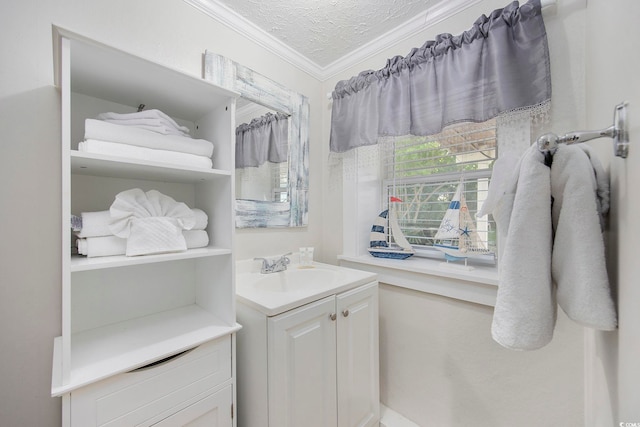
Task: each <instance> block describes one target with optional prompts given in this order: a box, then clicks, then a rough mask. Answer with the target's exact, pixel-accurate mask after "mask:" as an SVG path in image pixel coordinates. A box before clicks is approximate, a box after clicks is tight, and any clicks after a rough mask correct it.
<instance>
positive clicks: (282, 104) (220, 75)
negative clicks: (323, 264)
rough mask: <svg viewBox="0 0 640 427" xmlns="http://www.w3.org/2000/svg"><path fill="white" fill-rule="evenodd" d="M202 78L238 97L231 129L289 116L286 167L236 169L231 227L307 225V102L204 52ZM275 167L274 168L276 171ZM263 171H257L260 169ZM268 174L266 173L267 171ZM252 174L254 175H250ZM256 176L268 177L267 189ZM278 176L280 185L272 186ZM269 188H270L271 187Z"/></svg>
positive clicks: (267, 165)
mask: <svg viewBox="0 0 640 427" xmlns="http://www.w3.org/2000/svg"><path fill="white" fill-rule="evenodd" d="M204 78H205V79H206V80H209V81H212V82H214V83H216V84H218V85H220V86H223V87H225V88H228V89H231V90H234V91H236V92H238V93H240V99H238V101H237V105H236V124H237V125H240V124H242V123H249V122H250V121H251V120H250V119H249V120H247V118H251V117H253V118H255V117H260V116H262V115H264V114H266V113H267V112H270V113H272V114H275V113H281V114H285V115H286V116H288V153H287V162H283V163H269V162H267V163H265V165H266V166H261V167H258V168H245V169H236V227H238V228H257V227H303V226H306V225H308V198H307V197H308V194H307V193H308V190H309V132H308V126H309V101H308V99H307V98H306V97H305V96H303V95H301V94H298V93H296V92H293V91H291V90H290V89H288V88H286V87H284V86H282V85H280V84H279V83H276V82H274V81H273V80H271V79H269V78H267V77H265V76H262V75H261V74H258V73H256V72H255V71H253V70H251V69H249V68H247V67H245V66H243V65H240V64H238V63H236V62H233V61H231V60H230V59H228V58H226V57H224V56H220V55H217V54H215V53H212V52H209V51H205V54H204ZM276 165H277V166H276ZM261 168H263V169H264V170H262V171H260V170H259V169H261ZM270 168H271V169H270ZM251 169H254V170H251ZM261 173H267V174H268V175H267V176H269V179H273V181H269V187H268V188H267V187H266V186H265V185H263V184H264V182H265V178H264V175H261ZM276 176H278V177H279V178H280V179H281V182H279V183H278V186H279V188H278V186H275V179H276ZM272 182H273V183H274V185H273V186H272V184H271V183H272Z"/></svg>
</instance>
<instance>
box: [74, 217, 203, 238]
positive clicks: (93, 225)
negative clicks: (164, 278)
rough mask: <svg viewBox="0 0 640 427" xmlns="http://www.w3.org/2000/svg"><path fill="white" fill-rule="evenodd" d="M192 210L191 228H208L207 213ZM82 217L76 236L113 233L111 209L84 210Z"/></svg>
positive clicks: (95, 235) (83, 236) (97, 235)
mask: <svg viewBox="0 0 640 427" xmlns="http://www.w3.org/2000/svg"><path fill="white" fill-rule="evenodd" d="M192 211H193V216H194V218H195V225H194V226H193V228H191V230H204V229H206V228H207V225H208V222H209V217H208V216H207V213H206V212H205V211H203V210H202V209H198V208H193V209H192ZM80 218H81V223H82V226H81V227H80V229H79V230H78V231H77V232H76V233H75V234H76V236H78V237H80V238H86V237H99V236H111V235H113V233H112V232H111V230H110V229H109V223H110V222H111V212H110V211H98V212H82V213H81V214H80ZM187 246H188V244H187Z"/></svg>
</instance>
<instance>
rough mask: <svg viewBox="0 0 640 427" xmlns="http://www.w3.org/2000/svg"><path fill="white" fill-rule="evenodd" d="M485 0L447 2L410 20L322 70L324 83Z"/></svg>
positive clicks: (453, 0) (450, 0)
mask: <svg viewBox="0 0 640 427" xmlns="http://www.w3.org/2000/svg"><path fill="white" fill-rule="evenodd" d="M482 1H483V0H447V1H441V2H440V3H438V4H436V5H435V6H433V7H431V8H429V9H427V10H426V11H424V12H422V13H420V14H418V15H416V16H415V17H413V18H411V19H409V20H408V21H406V22H405V23H403V24H401V25H399V26H397V27H396V28H394V29H392V30H390V31H387V32H386V33H384V34H382V35H381V36H379V37H376V38H375V39H373V40H371V41H370V42H368V43H366V44H364V45H362V46H360V47H358V48H357V49H355V50H353V51H352V52H351V53H349V54H347V55H344V56H343V57H342V58H340V59H338V60H336V61H334V62H332V63H331V64H329V65H327V66H325V67H323V68H322V76H323V81H324V80H328V79H330V78H331V77H333V76H335V75H337V74H340V73H341V72H343V71H345V70H346V69H348V68H350V67H353V66H354V65H357V64H359V63H360V62H363V61H365V60H366V59H367V58H370V57H371V56H373V55H374V54H376V53H377V52H380V51H381V50H384V49H387V48H390V47H393V46H394V45H396V44H398V43H400V42H402V41H404V40H406V39H408V38H409V37H411V36H413V35H415V34H416V33H418V32H420V31H424V30H426V29H427V28H430V27H433V26H434V25H436V24H439V23H440V22H442V21H444V20H445V19H447V18H450V17H452V16H454V15H456V14H458V13H460V12H462V11H463V10H465V9H467V8H469V7H471V6H473V5H475V4H477V3H480V2H482Z"/></svg>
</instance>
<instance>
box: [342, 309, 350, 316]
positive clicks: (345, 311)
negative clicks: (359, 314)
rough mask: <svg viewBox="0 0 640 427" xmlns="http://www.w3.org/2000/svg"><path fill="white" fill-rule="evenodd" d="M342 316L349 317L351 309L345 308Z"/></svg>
mask: <svg viewBox="0 0 640 427" xmlns="http://www.w3.org/2000/svg"><path fill="white" fill-rule="evenodd" d="M342 315H343V316H344V317H347V316H348V315H349V309H348V308H345V309H344V310H342Z"/></svg>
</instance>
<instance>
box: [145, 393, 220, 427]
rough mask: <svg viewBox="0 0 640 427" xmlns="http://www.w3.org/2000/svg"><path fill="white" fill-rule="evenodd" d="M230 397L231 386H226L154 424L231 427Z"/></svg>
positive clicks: (159, 425)
mask: <svg viewBox="0 0 640 427" xmlns="http://www.w3.org/2000/svg"><path fill="white" fill-rule="evenodd" d="M232 399H233V397H232V390H231V386H227V387H225V388H223V389H222V390H220V391H218V392H216V393H214V394H212V395H210V396H207V397H205V398H204V399H202V400H199V401H198V402H196V403H194V404H193V405H190V406H187V407H186V408H184V409H183V410H181V411H179V412H176V413H175V414H173V415H172V416H170V417H168V418H165V419H164V420H162V421H160V422H159V423H156V424H154V426H157V427H187V426H188V427H231V426H232V425H233V419H232V417H231V402H232Z"/></svg>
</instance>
